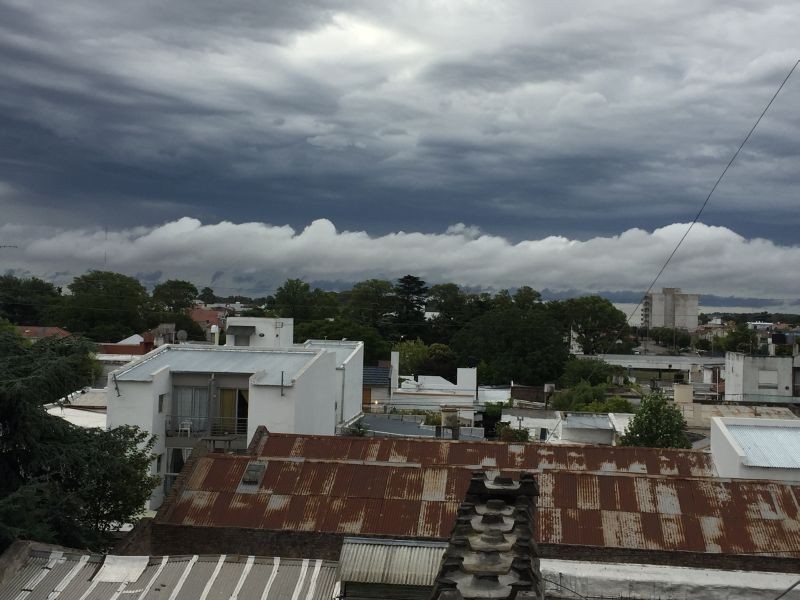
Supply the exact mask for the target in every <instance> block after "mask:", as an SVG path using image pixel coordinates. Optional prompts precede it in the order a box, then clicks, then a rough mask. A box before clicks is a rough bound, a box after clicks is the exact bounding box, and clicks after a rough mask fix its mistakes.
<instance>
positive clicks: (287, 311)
mask: <svg viewBox="0 0 800 600" xmlns="http://www.w3.org/2000/svg"><path fill="white" fill-rule="evenodd" d="M312 307H313V297H312V295H311V286H310V285H308V284H307V283H306V282H305V281H302V280H301V279H287V280H286V281H285V282H284V284H283V285H282V286H281V287H279V288H278V289H277V290H276V291H275V310H276V311H277V312H278V314H279V315H280V316H282V317H291V318H293V319H295V320H297V321H303V320H308V319H310V318H311V314H312V312H313V310H312Z"/></svg>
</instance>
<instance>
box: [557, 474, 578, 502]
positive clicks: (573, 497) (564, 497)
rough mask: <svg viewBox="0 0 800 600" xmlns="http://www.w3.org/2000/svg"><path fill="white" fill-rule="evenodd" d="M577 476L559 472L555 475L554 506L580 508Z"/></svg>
mask: <svg viewBox="0 0 800 600" xmlns="http://www.w3.org/2000/svg"><path fill="white" fill-rule="evenodd" d="M576 479H577V475H576V474H575V473H569V472H564V471H559V472H557V473H554V474H553V506H555V507H558V508H561V509H567V508H577V506H578V483H577V481H576Z"/></svg>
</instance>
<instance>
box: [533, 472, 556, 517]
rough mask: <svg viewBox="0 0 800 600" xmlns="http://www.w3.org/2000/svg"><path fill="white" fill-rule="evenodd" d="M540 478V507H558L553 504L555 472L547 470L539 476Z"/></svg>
mask: <svg viewBox="0 0 800 600" xmlns="http://www.w3.org/2000/svg"><path fill="white" fill-rule="evenodd" d="M537 479H538V480H539V494H540V495H539V508H540V509H541V508H556V506H555V505H554V504H553V491H554V488H555V481H554V480H555V473H553V472H552V471H545V472H543V473H540V474H539V475H538V477H537Z"/></svg>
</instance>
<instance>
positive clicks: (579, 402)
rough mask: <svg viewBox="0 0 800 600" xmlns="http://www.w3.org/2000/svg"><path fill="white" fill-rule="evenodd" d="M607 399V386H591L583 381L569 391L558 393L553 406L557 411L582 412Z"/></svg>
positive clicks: (554, 397)
mask: <svg viewBox="0 0 800 600" xmlns="http://www.w3.org/2000/svg"><path fill="white" fill-rule="evenodd" d="M605 398H606V386H605V385H604V384H602V383H601V384H598V385H591V384H589V383H587V382H586V381H581V382H579V383H578V384H576V385H574V386H573V387H571V388H569V389H566V390H560V391H558V392H556V393H555V394H554V395H553V399H552V403H551V405H552V407H553V409H555V410H568V411H574V412H581V411H585V410H586V408H585V407H586V406H588V405H596V404H599V403H601V402H604V401H605ZM601 412H602V411H601Z"/></svg>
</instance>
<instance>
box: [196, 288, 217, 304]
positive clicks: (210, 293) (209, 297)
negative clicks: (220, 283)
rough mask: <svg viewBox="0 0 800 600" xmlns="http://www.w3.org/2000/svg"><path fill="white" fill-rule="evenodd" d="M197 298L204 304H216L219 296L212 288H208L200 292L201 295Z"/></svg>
mask: <svg viewBox="0 0 800 600" xmlns="http://www.w3.org/2000/svg"><path fill="white" fill-rule="evenodd" d="M197 298H198V299H199V300H200V301H201V302H202V303H203V304H214V302H216V301H217V296H216V295H215V294H214V290H212V289H211V288H210V287H208V286H206V287H204V288H203V289H202V290H200V294H198V296H197Z"/></svg>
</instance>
